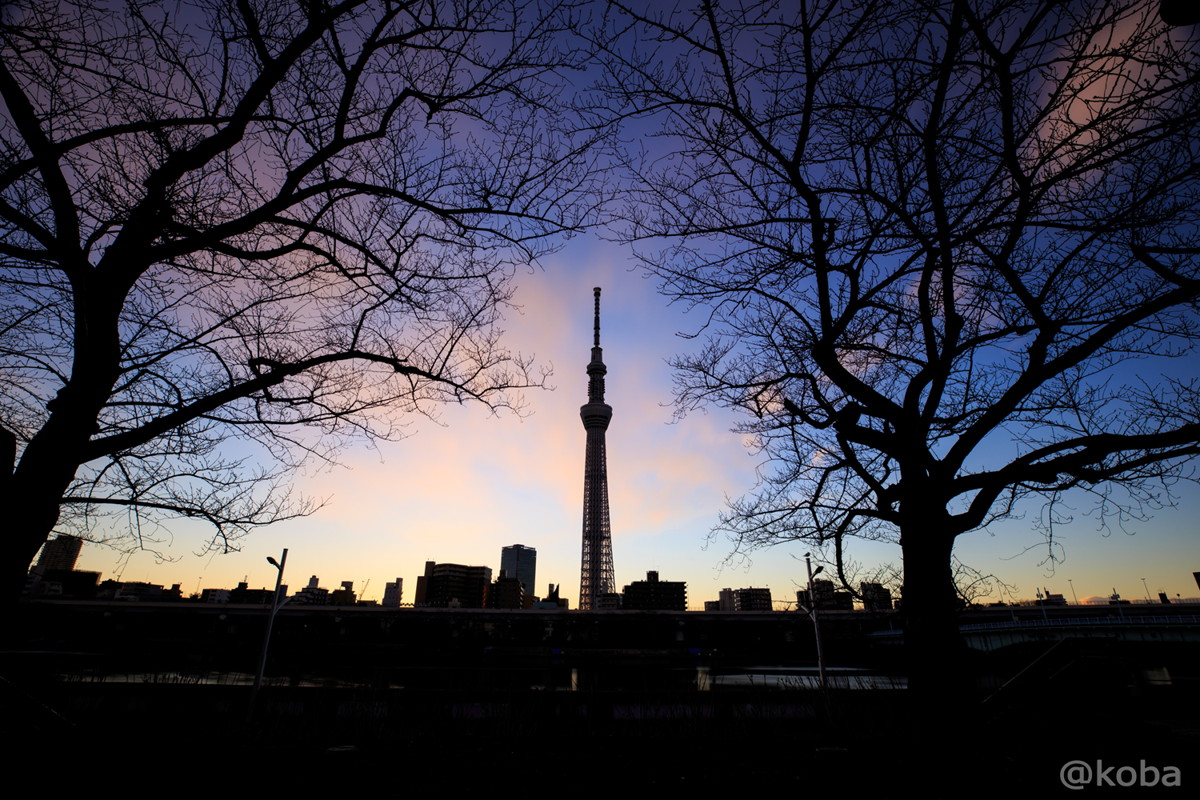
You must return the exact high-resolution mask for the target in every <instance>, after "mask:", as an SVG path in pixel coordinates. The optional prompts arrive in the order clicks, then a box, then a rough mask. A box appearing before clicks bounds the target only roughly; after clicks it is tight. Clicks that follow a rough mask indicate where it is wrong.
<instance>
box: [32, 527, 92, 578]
mask: <svg viewBox="0 0 1200 800" xmlns="http://www.w3.org/2000/svg"><path fill="white" fill-rule="evenodd" d="M81 549H83V539H80V538H79V537H78V536H68V535H67V534H65V533H60V534H59V535H58V536H55V537H54V538H53V539H51V540H49V541H48V542H46V543H45V544H44V545H42V554H41V555H40V556H38V561H37V565H38V566H39V567H41V568H42V569H45V570H50V569H64V570H72V569H75V562H76V561H78V560H79V551H80V550H81Z"/></svg>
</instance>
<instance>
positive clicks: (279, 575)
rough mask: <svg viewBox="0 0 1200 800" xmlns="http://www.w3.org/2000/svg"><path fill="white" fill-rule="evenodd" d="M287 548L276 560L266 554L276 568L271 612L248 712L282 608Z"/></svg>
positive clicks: (260, 680) (265, 664) (256, 697)
mask: <svg viewBox="0 0 1200 800" xmlns="http://www.w3.org/2000/svg"><path fill="white" fill-rule="evenodd" d="M287 554H288V551H287V548H286V547H285V548H283V555H282V556H280V558H279V560H278V561H276V560H275V559H274V558H272V557H271V556H267V561H268V562H269V563H270V564H271V566H273V567H274V568H275V570H276V573H275V594H274V595H272V596H271V612H270V613H269V614H268V615H267V632H266V633H265V634H264V635H263V643H262V653H261V654H260V655H259V658H258V672H257V673H256V674H255V676H254V689H253V690H252V691H251V693H250V714H253V713H254V703H255V701H256V700H257V699H258V690H259V689H261V688H262V682H263V674H264V673H265V672H266V670H267V648H268V647H269V646H270V644H271V628H272V627H274V625H275V615H276V614H278V613H279V609H281V608H283V603H282V602H280V600H279V587H280V586H282V585H283V568H284V566H285V565H286V564H287Z"/></svg>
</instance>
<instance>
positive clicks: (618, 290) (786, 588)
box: [79, 235, 1200, 608]
mask: <svg viewBox="0 0 1200 800" xmlns="http://www.w3.org/2000/svg"><path fill="white" fill-rule="evenodd" d="M516 282H517V290H516V293H515V298H514V299H515V302H516V304H517V305H518V306H519V307H520V310H519V312H517V311H514V312H512V313H509V314H508V317H507V319H506V325H505V328H506V337H505V341H506V342H507V345H508V347H509V348H510V349H511V350H513V351H518V352H521V353H523V354H526V355H532V356H534V357H535V358H536V360H537V363H539V364H542V365H545V366H548V367H551V368H552V369H553V374H552V377H551V378H550V380H549V384H550V387H551V388H548V389H546V390H539V391H531V392H528V393H526V394H525V397H524V400H525V406H524V410H523V412H522V413H521V414H514V413H511V412H507V411H502V412H500V413H498V414H492V413H490V412H489V409H487V408H486V407H484V406H482V405H480V404H466V405H462V406H446V407H443V408H442V409H440V413H439V418H438V419H437V420H430V419H427V418H425V417H420V416H414V417H413V418H412V420H411V425H410V426H409V427H408V430H407V433H408V435H407V436H406V437H405V438H403V439H402V440H400V441H396V442H383V443H378V444H377V445H376V446H375V447H367V446H358V447H353V448H350V449H347V450H345V451H343V452H342V453H341V454H340V463H339V465H338V466H334V467H321V466H320V465H317V464H313V465H310V467H309V469H308V471H305V472H302V473H301V474H300V475H299V476H298V477H297V480H296V484H295V485H296V488H297V489H298V491H300V492H301V493H302V494H304V495H307V496H309V497H312V498H316V499H318V500H321V501H323V502H324V505H323V507H322V508H321V509H320V510H319V511H318V512H316V513H315V514H313V515H311V516H308V517H305V518H301V519H295V520H290V521H287V522H281V523H278V524H276V525H273V526H269V527H266V528H261V529H258V530H257V531H255V532H253V533H252V534H251V535H250V536H248V537H246V538H245V539H244V540H242V541H241V542H240V546H241V548H242V549H241V551H240V552H236V553H230V554H224V555H205V556H200V557H198V556H196V555H194V553H195V552H196V551H197V550H202V549H203V548H204V545H205V543H206V542H207V540H208V538H209V537H210V535H211V532H210V531H208V530H207V529H204V528H202V527H200V526H199V525H197V524H194V523H186V522H182V523H179V524H177V525H172V526H171V528H170V532H169V535H168V541H165V542H163V543H161V544H160V545H159V546H158V547H157V554H156V553H152V552H149V551H144V552H134V553H132V554H128V553H123V552H120V551H117V550H113V549H109V548H106V547H103V546H101V545H94V544H88V545H86V546H85V547H84V550H83V555H82V557H81V559H80V564H79V567H80V568H81V569H91V570H98V571H101V572H103V573H104V576H105V577H119V578H120V579H123V580H128V581H150V582H153V583H160V584H165V585H170V584H174V583H179V584H181V586H182V588H183V590H184V591H185V593H190V592H193V591H198V590H201V589H204V588H210V587H213V588H215V587H232V586H234V585H235V584H236V583H237V582H238V581H241V580H245V581H247V582H248V583H249V584H250V586H251V587H255V588H257V587H263V586H270V585H272V584H273V582H274V580H275V569H274V567H272V566H271V565H270V564H268V562H267V556H274V557H276V558H278V557H279V554H280V552H281V551H282V550H283V549H284V548H287V549H288V551H289V552H288V560H287V566H286V575H285V582H286V583H287V584H289V586H290V587H292V588H293V589H296V588H299V587H301V586H303V585H304V584H305V583H306V582H307V581H308V579H309V577H310V576H312V575H316V576H318V577H319V579H320V582H321V585H323V586H325V587H327V588H334V587H336V586H337V585H338V584H340V583H341V582H342V581H352V582H353V583H354V586H355V588H356V590H358V591H359V592H360V594H361V595H362V596H365V597H366V598H368V599H379V598H380V597H381V596H382V594H383V589H384V584H385V583H386V582H388V581H392V580H395V579H396V578H397V577H400V578H402V579H403V580H404V584H405V586H404V590H405V599H406V600H407V601H411V599H412V597H413V594H414V592H415V588H416V587H415V584H416V577H417V576H418V575H419V574H421V573H422V571H423V565H424V562H425V561H426V560H433V561H439V562H453V563H462V564H472V565H485V566H490V567H491V568H492V569H493V571H494V572H495V573H498V571H499V563H500V552H501V548H502V547H504V546H506V545H510V544H516V543H520V544H524V545H526V546H530V547H534V548H536V549H537V552H538V564H537V587H536V592H537V593H538V594H544V593H545V591H546V587H547V585H548V584H550V583H553V584H559V585H561V594H562V596H563V597H565V598H567V599H568V600H569V601H570V603H571V606H572V607H575V606H576V605H577V602H578V587H579V562H580V551H581V529H582V494H583V460H584V444H585V435H584V431H583V427H582V425H581V423H580V420H579V407H580V405H582V404H583V403H584V402H585V401H586V399H587V392H586V388H587V376H586V372H585V367H586V365H587V363H588V360H589V357H590V346H591V335H592V315H591V312H592V288H593V287H595V286H599V287H601V288H602V290H603V295H602V300H601V313H602V335H601V343H602V346H603V348H604V360H605V363H606V364H607V366H608V375H607V379H606V401H607V402H608V404H609V405H611V406H612V408H613V419H612V423H611V425H610V427H609V429H608V433H607V445H608V447H607V453H608V476H609V497H610V508H611V519H612V537H613V540H612V547H613V559H614V565H615V572H616V578H617V585H618V587H621V586H624V585H625V584H628V583H630V582H632V581H635V580H641V579H644V578H645V575H646V572H647V571H649V570H656V571H658V572H659V574H660V576H661V578H662V579H663V580H671V581H686V582H687V584H688V597H689V603H690V605H691V607H692V608H702V607H703V603H704V601H705V600H713V599H716V597H717V593H718V592H719V590H720V589H722V588H724V587H729V588H741V587H767V588H770V589H771V592H772V596H773V597H774V598H775V600H776V601H777V607H780V608H782V607H784V606H785V605H786V602H787V601H789V600H794V598H795V591H796V589H798V588H800V586H801V585H802V583H803V582H804V578H803V576H804V571H805V568H804V562H803V556H804V554H805V553H806V552H808V549H809V548H808V547H807V546H806V545H805V544H804V543H803V542H793V543H783V544H779V545H777V546H775V547H771V548H767V549H762V550H758V551H755V552H752V553H748V554H745V553H743V554H736V555H735V554H733V552H732V551H733V544H732V543H731V542H730V541H729V540H728V539H727V538H724V537H723V536H722V535H720V534H718V535H716V536H712V535H710V532H711V531H712V529H713V527H714V525H716V524H717V522H718V520H719V515H720V513H721V511H722V510H723V509H724V508H725V507H726V503H727V501H728V500H732V499H736V498H738V497H740V496H743V495H744V494H746V493H748V492H751V491H753V489H754V486H755V483H756V476H757V470H758V469H759V468H760V466H761V465H762V462H763V456H762V455H760V454H756V453H754V452H753V451H751V450H750V449H748V448H747V446H746V445H747V443H746V442H745V441H743V439H742V437H741V436H740V435H739V434H736V433H732V432H730V428H731V427H732V426H733V425H734V424H736V422H737V421H738V420H737V417H736V416H734V415H733V414H732V413H731V412H726V411H722V410H719V409H709V410H708V411H707V413H705V412H695V413H692V414H690V415H688V416H687V417H685V418H683V419H680V420H677V419H675V415H674V413H673V406H672V399H673V391H672V381H673V377H674V376H673V374H672V371H671V368H670V366H669V365H668V360H669V359H670V358H671V357H672V356H674V355H677V354H679V353H682V352H686V351H688V350H689V349H690V348H695V347H698V346H699V345H700V344H701V342H700V341H698V340H690V339H687V338H682V337H680V336H679V335H678V333H679V332H681V331H684V332H686V331H695V330H697V329H698V328H699V327H700V326H701V325H702V323H703V316H702V312H696V313H693V314H687V313H685V310H684V308H683V307H681V306H679V305H671V304H670V303H669V302H668V299H667V298H666V297H664V296H663V295H661V294H660V293H659V292H658V286H657V283H656V282H655V280H654V279H653V278H650V277H648V276H647V275H646V274H645V273H644V272H642V271H641V270H640V269H639V267H638V266H637V264H636V262H635V261H634V260H633V259H632V255H631V253H630V251H629V250H628V249H627V248H626V247H624V246H621V245H619V244H616V243H613V242H610V241H605V240H602V239H600V238H598V237H596V236H593V235H581V236H579V237H577V238H575V239H573V240H571V241H570V242H568V243H567V244H566V245H565V246H564V247H563V248H562V249H561V250H560V251H558V252H557V253H554V254H552V255H549V256H546V257H544V258H543V259H542V261H541V262H540V265H539V266H538V268H535V269H532V270H530V271H527V272H521V273H519V274H518V276H517V278H516ZM1192 372H1193V373H1194V370H1192ZM1090 510H1091V509H1090V507H1088V506H1086V505H1082V506H1079V507H1078V508H1077V509H1075V511H1074V514H1073V516H1074V519H1073V521H1071V522H1070V523H1067V524H1064V525H1061V526H1059V528H1058V531H1057V542H1058V545H1059V547H1058V548H1057V549H1056V550H1055V551H1054V552H1055V555H1056V557H1057V561H1056V562H1053V563H1048V562H1047V559H1046V555H1047V550H1046V547H1045V542H1044V539H1043V538H1042V536H1041V534H1040V533H1038V532H1037V531H1036V530H1034V524H1033V523H1034V521H1035V520H1036V518H1037V516H1038V514H1039V512H1040V506H1039V504H1038V503H1037V502H1036V501H1034V502H1031V503H1030V504H1029V505H1028V506H1027V507H1025V508H1024V509H1023V511H1024V517H1023V518H1016V519H1011V520H1007V521H1004V522H1002V523H997V524H993V525H992V526H990V527H989V528H988V529H987V530H984V531H980V532H975V533H971V534H967V535H965V536H963V537H960V539H959V542H958V546H957V548H956V554H957V555H958V556H959V558H960V559H961V560H962V561H963V562H965V563H966V564H968V565H969V566H971V567H972V568H974V569H977V570H979V571H981V572H984V573H991V574H994V575H995V576H997V577H998V578H999V579H1000V580H1002V581H1004V583H1006V584H1008V585H1009V586H1011V587H1013V595H1015V597H1017V598H1032V597H1033V596H1034V595H1035V593H1036V592H1037V591H1039V590H1040V589H1043V588H1046V589H1049V590H1050V591H1052V592H1056V593H1061V594H1064V595H1066V596H1067V597H1068V598H1069V599H1075V598H1077V599H1079V600H1083V599H1085V598H1088V597H1093V596H1107V595H1109V594H1111V593H1112V592H1113V591H1114V590H1115V591H1117V592H1118V593H1120V594H1121V595H1122V596H1123V597H1126V598H1129V599H1133V600H1137V599H1142V600H1145V599H1146V596H1147V594H1148V593H1149V594H1150V595H1152V596H1153V595H1157V593H1158V592H1160V591H1162V592H1166V593H1167V594H1168V595H1169V596H1171V597H1175V596H1176V595H1181V596H1183V597H1196V596H1197V595H1200V589H1198V588H1197V586H1196V584H1195V581H1194V580H1193V578H1192V572H1193V571H1194V570H1200V557H1198V556H1200V552H1198V548H1197V546H1196V533H1197V531H1196V527H1197V524H1196V520H1197V519H1200V491H1197V490H1196V488H1195V487H1194V486H1192V485H1184V486H1181V487H1180V491H1179V495H1178V499H1177V504H1176V505H1175V506H1174V507H1172V508H1166V509H1163V510H1161V511H1160V512H1158V513H1157V514H1156V515H1155V516H1154V517H1153V518H1152V519H1148V520H1139V521H1138V522H1137V523H1136V524H1131V525H1127V526H1126V529H1125V530H1124V531H1121V530H1116V531H1108V530H1105V529H1103V528H1102V526H1101V525H1100V524H1099V521H1098V520H1097V519H1096V517H1095V516H1094V515H1090V514H1089V511H1090ZM160 555H164V556H166V560H163V559H162V558H160V557H159V556H160ZM850 555H851V557H852V558H853V559H854V560H855V561H857V562H858V563H860V564H861V565H862V567H863V569H864V571H865V572H869V571H871V570H872V569H873V568H875V567H876V566H878V565H881V564H888V563H890V564H895V565H898V564H899V563H900V554H899V549H898V547H897V546H895V545H890V544H886V543H873V542H855V543H854V544H853V546H852V547H851V548H850ZM1143 579H1144V580H1145V583H1143ZM994 599H1002V598H1000V597H995V598H994ZM1003 599H1010V598H1008V597H1005V598H1003Z"/></svg>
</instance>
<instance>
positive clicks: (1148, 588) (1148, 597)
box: [1142, 578, 1154, 603]
mask: <svg viewBox="0 0 1200 800" xmlns="http://www.w3.org/2000/svg"><path fill="white" fill-rule="evenodd" d="M1142 588H1143V589H1145V590H1146V602H1147V603H1153V602H1154V601H1153V600H1151V599H1150V587H1149V586H1147V585H1146V579H1145V578H1142Z"/></svg>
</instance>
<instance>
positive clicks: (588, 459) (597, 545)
mask: <svg viewBox="0 0 1200 800" xmlns="http://www.w3.org/2000/svg"><path fill="white" fill-rule="evenodd" d="M594 293H595V297H596V315H595V334H594V339H593V341H592V360H591V362H590V363H589V364H588V366H587V374H588V401H587V405H585V406H582V407H581V408H580V409H579V417H580V419H582V420H583V429H584V430H585V431H587V455H586V456H585V457H584V461H583V564H582V566H581V567H580V573H579V608H580V610H581V611H590V610H593V609H595V608H597V602H596V601H597V598H598V597H600V596H601V595H605V594H613V593H615V592H616V591H617V586H616V579H615V578H614V577H613V557H612V530H611V528H610V527H609V521H608V468H607V466H606V460H605V456H604V432H605V431H607V430H608V423H609V420H611V419H612V407H611V406H609V405H607V404H606V403H605V402H604V375H605V373H607V372H608V369H607V368H606V367H605V366H604V357H603V353H602V351H601V350H600V287H599V286H597V287H596V288H595V290H594Z"/></svg>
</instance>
